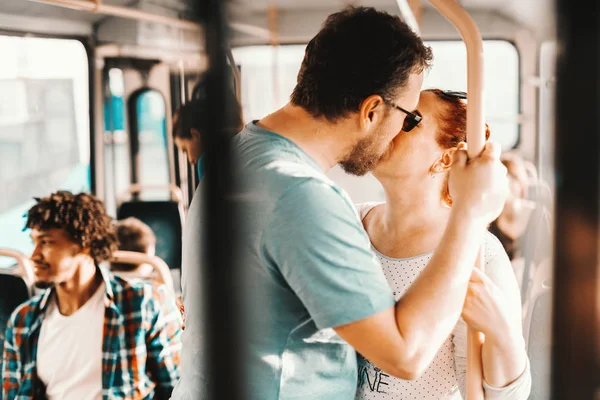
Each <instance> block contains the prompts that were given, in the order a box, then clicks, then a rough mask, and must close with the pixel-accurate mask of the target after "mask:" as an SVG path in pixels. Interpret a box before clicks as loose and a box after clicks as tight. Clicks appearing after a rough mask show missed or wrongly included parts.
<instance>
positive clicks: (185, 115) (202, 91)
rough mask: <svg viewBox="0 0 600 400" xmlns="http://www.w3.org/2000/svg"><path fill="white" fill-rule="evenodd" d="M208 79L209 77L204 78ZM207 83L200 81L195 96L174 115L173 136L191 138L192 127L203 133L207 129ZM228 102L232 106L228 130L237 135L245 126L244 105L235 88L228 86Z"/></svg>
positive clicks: (228, 115) (226, 93)
mask: <svg viewBox="0 0 600 400" xmlns="http://www.w3.org/2000/svg"><path fill="white" fill-rule="evenodd" d="M203 79H207V78H203ZM205 86H206V83H200V86H199V87H198V88H196V90H195V96H196V97H195V98H194V99H193V100H192V101H190V102H188V103H186V104H184V105H182V106H181V107H180V108H179V109H178V110H177V111H176V112H175V114H174V115H173V137H174V138H180V139H191V138H192V129H196V130H197V131H198V132H200V133H203V131H204V130H205V129H204V127H205V126H206V123H207V119H208V118H209V117H210V116H209V115H208V114H207V109H208V107H207V103H206V102H207V98H206V87H205ZM225 96H226V97H227V102H228V103H229V105H230V107H229V109H228V110H227V111H228V112H227V116H226V119H227V122H228V126H227V128H226V129H227V130H228V131H230V132H231V134H232V135H235V134H236V133H238V132H239V131H241V130H242V129H243V128H244V120H243V115H242V107H241V105H240V103H239V102H238V100H237V97H236V95H235V92H234V90H233V88H228V90H226V91H225Z"/></svg>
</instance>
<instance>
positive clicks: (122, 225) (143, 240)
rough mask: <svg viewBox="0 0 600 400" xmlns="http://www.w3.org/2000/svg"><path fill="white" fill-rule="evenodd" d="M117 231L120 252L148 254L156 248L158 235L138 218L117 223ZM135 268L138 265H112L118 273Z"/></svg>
mask: <svg viewBox="0 0 600 400" xmlns="http://www.w3.org/2000/svg"><path fill="white" fill-rule="evenodd" d="M115 231H116V234H117V239H118V241H119V250H124V251H135V252H137V253H144V254H148V252H149V250H150V249H151V248H153V247H154V246H156V235H155V234H154V232H152V228H150V227H149V226H148V225H146V224H145V223H143V222H142V221H140V220H139V219H137V218H133V217H129V218H126V219H124V220H121V221H117V223H116V224H115ZM135 268H137V265H134V264H124V263H123V264H121V263H112V264H111V269H113V270H118V271H131V270H134V269H135Z"/></svg>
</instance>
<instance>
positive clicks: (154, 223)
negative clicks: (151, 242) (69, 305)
mask: <svg viewBox="0 0 600 400" xmlns="http://www.w3.org/2000/svg"><path fill="white" fill-rule="evenodd" d="M128 217H135V218H137V219H139V220H140V221H142V222H144V223H145V224H147V225H148V226H149V227H150V228H151V229H152V231H153V232H154V234H155V235H156V255H157V256H158V257H159V258H161V259H162V260H164V261H165V262H166V263H167V265H168V266H169V268H171V269H180V268H181V243H182V242H181V241H182V229H183V225H182V223H181V220H182V215H181V210H180V207H179V204H177V203H176V202H174V201H168V200H165V201H128V202H125V203H122V204H121V205H120V206H119V208H118V210H117V219H125V218H128Z"/></svg>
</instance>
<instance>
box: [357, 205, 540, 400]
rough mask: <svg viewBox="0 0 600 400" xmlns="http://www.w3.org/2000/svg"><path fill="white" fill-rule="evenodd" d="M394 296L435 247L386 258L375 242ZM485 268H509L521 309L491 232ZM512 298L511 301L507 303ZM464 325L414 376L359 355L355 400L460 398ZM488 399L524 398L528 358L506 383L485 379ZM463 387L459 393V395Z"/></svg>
mask: <svg viewBox="0 0 600 400" xmlns="http://www.w3.org/2000/svg"><path fill="white" fill-rule="evenodd" d="M378 204H381V203H364V204H359V205H357V206H356V207H357V210H358V212H359V214H360V217H361V219H364V218H365V216H366V215H367V213H368V212H369V211H370V210H371V209H372V208H373V207H375V206H376V205H378ZM373 251H374V252H375V254H376V255H377V258H378V259H379V261H380V263H381V267H382V268H383V272H384V274H385V277H386V278H387V281H388V283H389V284H390V286H391V288H392V290H393V292H394V296H395V298H396V300H398V299H399V298H400V297H401V296H402V295H403V294H404V293H405V292H406V290H407V289H408V288H409V286H410V285H411V284H412V283H413V282H414V281H415V279H416V278H417V277H418V276H419V274H420V273H421V272H422V271H423V269H424V268H425V266H427V263H428V262H429V260H430V259H431V256H432V255H433V253H427V254H422V255H419V256H416V257H411V258H402V259H399V258H390V257H387V256H385V255H383V254H381V253H380V252H379V251H377V249H375V248H374V247H373ZM485 272H486V274H487V275H488V276H489V277H490V278H491V279H492V281H497V280H498V277H499V276H502V275H504V276H503V278H504V279H506V274H510V275H511V276H512V279H514V281H515V284H514V288H515V290H514V293H510V294H507V295H508V296H510V298H511V300H512V301H514V304H515V305H517V307H519V310H520V304H521V300H520V294H519V288H518V285H517V282H516V278H515V277H514V272H513V270H512V266H511V264H510V260H509V259H508V256H507V255H506V252H505V251H504V249H503V248H502V245H501V244H500V242H499V241H498V239H496V237H494V236H493V235H492V234H491V233H489V232H488V233H487V234H486V236H485ZM511 304H512V303H511ZM466 334H467V326H466V323H465V322H464V321H463V319H462V318H461V319H460V320H459V322H458V323H457V325H456V327H455V328H454V331H453V332H452V334H451V335H450V336H449V337H448V339H446V341H445V342H444V344H443V345H442V347H441V348H440V350H439V351H438V353H437V355H436V356H435V358H434V359H433V362H432V363H431V365H430V366H429V368H428V369H427V370H426V371H425V373H424V374H423V375H422V376H421V377H420V378H418V379H416V380H412V381H407V380H403V379H399V378H395V377H392V376H389V375H388V374H386V373H384V372H383V371H381V370H380V369H379V368H377V367H375V366H374V365H373V364H371V363H370V362H369V361H367V360H365V359H364V358H363V357H362V356H360V355H359V364H358V366H359V371H358V372H359V376H358V390H357V394H356V399H357V400H383V399H386V400H387V399H390V400H391V399H394V400H396V399H418V400H440V399H444V400H460V399H461V398H463V397H464V393H465V380H466V356H467V339H466V336H467V335H466ZM484 389H485V398H486V399H511V400H520V399H523V400H525V399H527V397H528V396H529V392H530V390H531V375H530V372H529V362H528V363H527V366H526V368H525V371H524V372H523V374H522V375H521V376H520V377H519V378H518V379H517V380H516V381H514V382H513V383H511V384H510V385H509V386H507V387H504V388H502V389H496V388H493V387H491V386H489V385H487V384H486V383H485V382H484ZM461 393H462V396H461Z"/></svg>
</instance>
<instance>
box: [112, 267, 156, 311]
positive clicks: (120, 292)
mask: <svg viewBox="0 0 600 400" xmlns="http://www.w3.org/2000/svg"><path fill="white" fill-rule="evenodd" d="M109 281H110V285H111V289H112V292H113V295H114V301H115V304H116V305H117V307H119V308H120V309H122V310H134V309H137V308H141V307H143V305H144V304H145V303H148V302H154V301H161V300H162V299H164V298H165V296H167V289H166V287H165V285H160V284H156V283H151V282H147V281H144V280H141V279H132V280H127V279H123V278H121V277H118V276H116V275H114V274H111V276H110V280H109Z"/></svg>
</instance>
